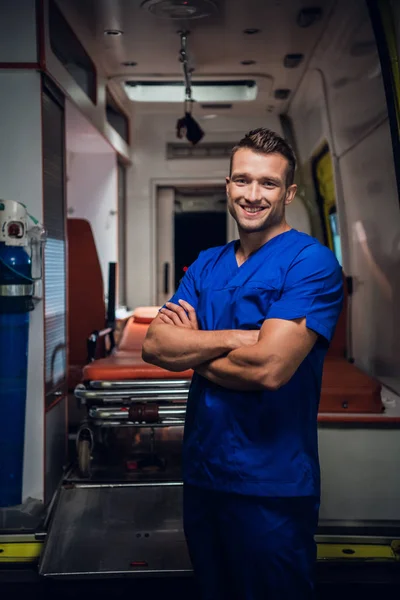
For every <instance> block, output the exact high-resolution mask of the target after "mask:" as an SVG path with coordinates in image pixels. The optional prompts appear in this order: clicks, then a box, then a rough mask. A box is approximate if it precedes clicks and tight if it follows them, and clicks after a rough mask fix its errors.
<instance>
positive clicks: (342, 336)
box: [319, 279, 383, 414]
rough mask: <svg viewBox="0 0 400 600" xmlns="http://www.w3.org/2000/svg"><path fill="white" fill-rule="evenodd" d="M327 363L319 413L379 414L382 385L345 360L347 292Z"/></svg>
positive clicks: (380, 410) (345, 285)
mask: <svg viewBox="0 0 400 600" xmlns="http://www.w3.org/2000/svg"><path fill="white" fill-rule="evenodd" d="M343 285H344V303H343V310H342V312H341V314H340V317H339V320H338V323H337V326H336V330H335V335H334V337H333V339H332V342H331V344H330V347H329V350H328V352H327V355H326V359H325V363H324V372H323V376H322V389H321V401H320V406H319V413H320V414H322V413H334V412H336V413H340V412H342V413H343V412H349V413H357V412H358V413H380V412H382V410H383V405H382V402H381V398H380V391H381V386H380V384H379V383H378V382H377V381H376V380H375V379H373V378H372V377H370V376H369V375H366V374H365V373H363V372H362V371H361V370H360V369H358V368H357V367H356V366H355V365H353V364H351V363H349V362H348V361H347V359H346V346H347V310H348V293H347V284H346V281H345V279H344V281H343Z"/></svg>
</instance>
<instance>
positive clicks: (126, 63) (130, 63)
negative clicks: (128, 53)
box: [121, 60, 137, 67]
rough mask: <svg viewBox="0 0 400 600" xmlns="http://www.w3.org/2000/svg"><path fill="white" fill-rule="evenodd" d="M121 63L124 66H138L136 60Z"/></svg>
mask: <svg viewBox="0 0 400 600" xmlns="http://www.w3.org/2000/svg"><path fill="white" fill-rule="evenodd" d="M121 65H122V66H123V67H136V66H137V62H135V61H134V60H127V61H126V62H123V63H121Z"/></svg>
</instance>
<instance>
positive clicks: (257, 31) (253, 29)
mask: <svg viewBox="0 0 400 600" xmlns="http://www.w3.org/2000/svg"><path fill="white" fill-rule="evenodd" d="M260 31H261V29H256V28H255V27H250V28H249V29H243V33H245V34H246V35H254V34H255V33H260Z"/></svg>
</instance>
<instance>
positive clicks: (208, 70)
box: [58, 0, 334, 112]
mask: <svg viewBox="0 0 400 600" xmlns="http://www.w3.org/2000/svg"><path fill="white" fill-rule="evenodd" d="M188 2H189V3H190V2H195V0H188ZM215 3H216V4H217V5H218V10H217V12H216V14H214V15H213V16H210V17H205V18H202V19H195V20H191V21H186V22H181V21H176V20H169V19H161V18H157V17H155V16H154V15H152V14H150V13H149V12H148V11H147V10H144V9H143V8H141V4H142V2H141V0H58V4H59V6H60V8H61V9H62V10H63V12H64V14H65V15H66V17H67V18H69V20H70V21H73V20H74V19H79V20H80V22H81V24H82V25H83V26H84V30H85V31H87V32H88V35H90V36H91V37H92V38H95V42H96V49H97V50H96V53H97V56H95V57H94V59H95V61H96V62H97V63H98V64H101V65H102V67H103V69H104V71H105V73H106V75H107V76H108V77H111V78H116V79H118V78H119V77H121V78H124V77H125V76H126V77H127V78H132V77H134V78H140V77H143V76H145V75H150V76H154V77H162V76H181V77H182V68H181V64H180V62H179V50H180V38H179V34H178V30H181V29H187V30H189V31H190V34H189V36H188V50H189V53H190V56H191V58H192V61H193V65H194V67H195V71H194V74H193V77H194V78H195V77H196V75H233V76H235V77H240V76H243V77H246V78H248V77H249V76H254V75H268V76H269V77H271V78H272V86H271V87H272V89H271V90H269V92H268V99H267V105H268V104H269V105H271V107H274V109H275V110H278V112H281V111H282V109H283V108H284V106H285V101H279V100H276V99H274V96H273V92H274V90H275V89H276V88H289V89H291V90H293V89H295V88H296V86H297V85H298V83H299V80H300V77H301V74H302V72H303V70H304V68H305V65H306V64H307V60H308V59H309V58H310V55H311V53H312V50H313V48H314V46H315V44H316V43H317V41H318V39H319V38H320V37H321V35H322V33H323V31H324V28H325V27H326V23H327V20H328V18H329V15H330V13H331V11H332V8H333V5H334V0H320V1H319V2H316V3H314V2H311V3H310V4H311V5H312V6H315V5H317V6H320V7H321V8H322V10H323V15H322V18H321V20H319V21H318V22H317V23H315V24H314V25H312V26H311V27H308V28H300V27H299V26H298V25H297V23H296V17H297V15H298V13H299V11H300V9H302V8H304V7H306V6H307V5H308V6H310V4H308V3H307V2H305V1H304V0H303V1H302V0H215ZM246 28H259V29H260V31H259V33H257V34H254V35H245V34H244V33H243V30H244V29H246ZM105 29H119V30H122V31H123V35H121V36H119V37H108V36H105V35H104V30H105ZM288 53H301V54H304V56H305V60H304V62H303V64H302V65H301V66H300V67H298V68H296V69H285V68H284V67H283V59H284V56H285V55H286V54H288ZM242 60H254V61H256V64H254V65H250V66H243V65H242V64H241V61H242ZM127 61H134V62H136V63H137V66H136V67H125V66H123V65H122V63H124V62H127ZM143 108H144V107H141V109H143ZM152 108H153V109H154V107H152ZM255 108H258V110H260V109H261V110H265V109H266V108H267V106H266V98H265V96H264V95H263V96H262V97H261V100H260V101H259V102H257V101H256V102H255V103H254V104H253V103H252V106H247V107H242V109H243V110H245V111H247V112H249V111H250V112H251V111H254V109H255Z"/></svg>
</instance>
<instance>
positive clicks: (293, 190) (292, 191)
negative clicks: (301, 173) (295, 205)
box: [285, 183, 297, 205]
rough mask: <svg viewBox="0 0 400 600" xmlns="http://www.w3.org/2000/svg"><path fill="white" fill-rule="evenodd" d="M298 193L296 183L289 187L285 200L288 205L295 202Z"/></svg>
mask: <svg viewBox="0 0 400 600" xmlns="http://www.w3.org/2000/svg"><path fill="white" fill-rule="evenodd" d="M296 192H297V185H296V184H295V183H294V184H293V185H290V186H289V187H288V189H287V190H286V198H285V204H286V205H287V204H290V203H291V202H293V200H294V198H295V196H296Z"/></svg>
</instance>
